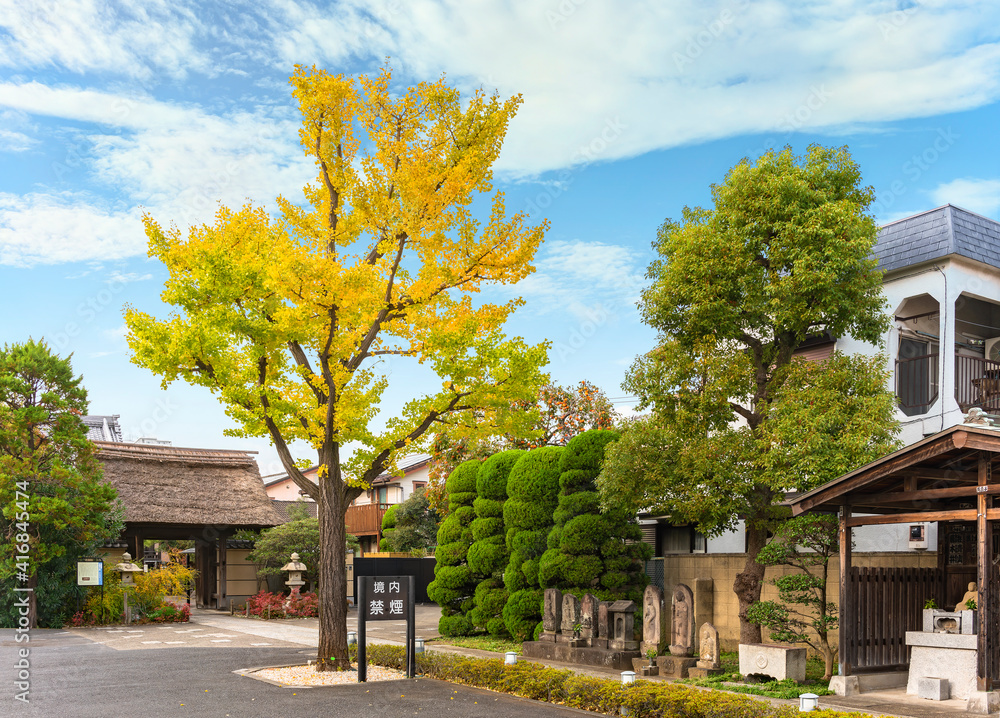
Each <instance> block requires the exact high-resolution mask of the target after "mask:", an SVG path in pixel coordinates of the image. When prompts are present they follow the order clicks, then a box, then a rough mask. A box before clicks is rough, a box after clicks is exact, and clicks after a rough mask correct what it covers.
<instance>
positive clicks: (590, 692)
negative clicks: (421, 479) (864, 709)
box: [368, 645, 863, 718]
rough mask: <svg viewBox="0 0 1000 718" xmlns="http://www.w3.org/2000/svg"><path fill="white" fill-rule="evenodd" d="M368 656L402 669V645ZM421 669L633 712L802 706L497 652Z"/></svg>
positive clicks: (444, 656)
mask: <svg viewBox="0 0 1000 718" xmlns="http://www.w3.org/2000/svg"><path fill="white" fill-rule="evenodd" d="M368 661H369V663H373V664H375V665H379V666H385V667H387V668H396V669H399V670H402V669H403V668H405V662H406V656H405V653H404V649H403V647H402V646H388V645H372V646H369V647H368ZM417 673H419V674H422V675H425V676H428V677H429V678H436V679H439V680H444V681H451V682H452V683H461V684H463V685H467V686H475V687H477V688H486V689H488V690H491V691H497V692H499V693H509V694H512V695H516V696H523V697H524V698H531V699H533V700H540V701H549V702H552V703H559V704H562V705H567V706H571V707H573V708H581V709H583V710H588V711H593V712H595V713H604V714H607V715H622V714H623V711H622V709H623V708H624V709H626V710H627V713H628V715H629V716H630V717H631V718H645V717H648V718H654V717H655V718H794V717H795V716H798V715H799V712H798V707H797V706H790V705H783V706H775V705H771V704H769V703H766V702H764V701H761V700H756V699H754V698H749V697H747V696H742V695H739V694H735V693H724V692H721V691H711V690H702V689H698V688H691V687H688V686H682V685H678V684H675V683H666V682H661V681H643V680H639V681H636V682H635V683H633V684H632V685H629V686H623V685H622V684H621V682H620V681H618V680H614V679H611V678H595V677H592V676H578V675H576V674H574V673H573V672H572V671H567V670H558V669H555V668H549V667H547V666H544V665H541V664H538V663H531V662H528V661H520V662H518V663H517V664H515V665H512V666H507V665H504V663H503V661H502V660H500V659H497V658H469V657H467V656H458V655H455V654H451V653H434V652H426V653H422V654H420V655H418V656H417ZM812 715H813V716H815V717H816V718H861V717H862V715H863V714H860V713H844V712H841V711H832V710H820V711H814V712H813V714H812Z"/></svg>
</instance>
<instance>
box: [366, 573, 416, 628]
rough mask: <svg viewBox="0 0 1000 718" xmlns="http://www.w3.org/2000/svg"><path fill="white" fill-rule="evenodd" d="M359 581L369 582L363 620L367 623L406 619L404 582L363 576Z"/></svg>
mask: <svg viewBox="0 0 1000 718" xmlns="http://www.w3.org/2000/svg"><path fill="white" fill-rule="evenodd" d="M358 580H359V581H369V582H370V584H369V587H368V588H367V590H366V594H367V595H366V597H365V605H364V607H363V609H364V613H365V618H366V619H367V620H369V621H378V620H383V621H386V620H405V619H406V582H405V581H401V580H399V579H398V578H377V577H374V576H363V577H361V578H359V579H358Z"/></svg>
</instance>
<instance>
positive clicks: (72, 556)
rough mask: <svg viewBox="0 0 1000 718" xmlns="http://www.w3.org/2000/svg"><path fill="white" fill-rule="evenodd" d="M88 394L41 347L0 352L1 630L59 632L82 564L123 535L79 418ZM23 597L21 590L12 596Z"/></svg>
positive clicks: (30, 344)
mask: <svg viewBox="0 0 1000 718" xmlns="http://www.w3.org/2000/svg"><path fill="white" fill-rule="evenodd" d="M86 413H87V392H86V390H85V389H84V388H83V386H82V385H81V379H80V377H74V376H73V369H72V367H71V366H70V361H69V359H61V358H60V357H58V356H55V355H54V354H52V353H51V351H50V350H49V348H48V346H47V345H46V344H45V342H42V341H39V342H36V341H33V340H29V341H27V342H26V343H24V344H14V345H11V346H4V347H3V349H0V507H2V517H0V584H2V586H3V589H4V590H3V599H2V603H0V625H4V626H19V625H21V624H20V623H19V619H20V614H21V611H20V608H19V607H18V606H17V603H18V602H19V601H23V599H24V598H27V599H28V604H29V612H28V616H27V618H28V624H29V627H31V626H35V625H42V626H61V625H62V621H63V620H64V619H65V618H66V611H67V610H68V609H69V607H70V604H72V603H73V602H74V600H75V593H74V591H75V589H76V580H75V576H76V559H77V558H78V557H79V556H82V555H85V554H88V553H92V552H93V551H95V550H96V549H97V547H98V546H100V545H101V543H102V542H104V541H105V540H106V539H109V538H116V537H117V536H118V535H119V534H120V533H121V529H122V515H123V512H122V510H121V508H120V506H119V505H118V503H117V500H116V492H115V490H114V488H113V487H111V486H110V485H109V484H106V483H104V481H103V480H102V472H101V465H100V463H99V462H98V461H97V459H96V458H95V456H94V445H93V444H92V443H91V442H90V441H88V440H87V428H86V426H84V424H83V422H82V421H81V420H80V416H81V415H83V414H86ZM15 589H17V590H15Z"/></svg>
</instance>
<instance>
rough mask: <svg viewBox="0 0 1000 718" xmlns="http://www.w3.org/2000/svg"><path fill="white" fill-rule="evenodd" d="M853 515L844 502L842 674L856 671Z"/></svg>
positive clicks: (841, 602) (842, 520)
mask: <svg viewBox="0 0 1000 718" xmlns="http://www.w3.org/2000/svg"><path fill="white" fill-rule="evenodd" d="M850 517H851V507H850V505H849V504H847V503H844V504H842V505H841V507H840V629H839V643H840V649H839V650H840V675H842V676H850V675H852V674H853V672H854V654H855V651H854V649H853V646H854V643H855V639H856V636H855V634H856V633H857V626H856V625H855V621H854V586H853V585H852V583H851V527H850V526H848V525H847V520H848V519H849V518H850Z"/></svg>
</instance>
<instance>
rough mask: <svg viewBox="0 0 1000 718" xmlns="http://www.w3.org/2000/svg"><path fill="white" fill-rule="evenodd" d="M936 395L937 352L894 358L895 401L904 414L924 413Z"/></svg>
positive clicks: (935, 399) (935, 398)
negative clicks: (906, 357)
mask: <svg viewBox="0 0 1000 718" xmlns="http://www.w3.org/2000/svg"><path fill="white" fill-rule="evenodd" d="M937 397H938V355H937V354H924V355H923V356H918V357H911V358H908V359H897V360H896V401H897V403H898V404H899V408H900V409H902V411H903V413H904V414H906V415H907V416H914V415H916V414H926V413H927V411H928V410H929V409H930V407H931V404H933V403H934V402H935V401H937Z"/></svg>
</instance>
